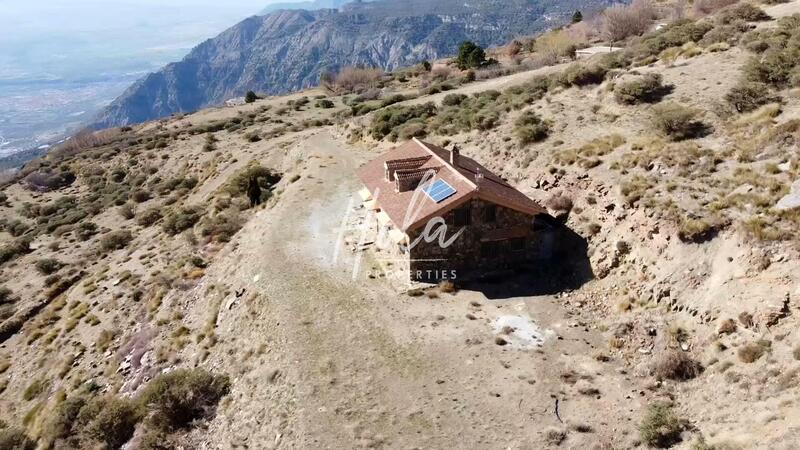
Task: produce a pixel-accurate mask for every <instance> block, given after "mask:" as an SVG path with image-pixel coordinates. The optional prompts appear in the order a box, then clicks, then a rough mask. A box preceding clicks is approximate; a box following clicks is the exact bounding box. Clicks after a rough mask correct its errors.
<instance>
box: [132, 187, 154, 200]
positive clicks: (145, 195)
mask: <svg viewBox="0 0 800 450" xmlns="http://www.w3.org/2000/svg"><path fill="white" fill-rule="evenodd" d="M151 198H152V196H151V195H150V191H147V190H145V189H137V190H135V191H133V194H131V200H133V201H135V202H136V203H144V202H146V201H148V200H150V199H151Z"/></svg>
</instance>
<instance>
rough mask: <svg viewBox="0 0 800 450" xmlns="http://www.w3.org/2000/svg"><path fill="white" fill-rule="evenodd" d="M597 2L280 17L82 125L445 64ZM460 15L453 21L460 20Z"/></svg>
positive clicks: (242, 30)
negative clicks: (354, 71) (470, 45)
mask: <svg viewBox="0 0 800 450" xmlns="http://www.w3.org/2000/svg"><path fill="white" fill-rule="evenodd" d="M608 3H610V2H609V1H606V0H588V1H579V0H570V1H567V2H558V1H555V0H543V1H539V0H514V1H512V2H504V3H503V8H500V7H499V4H498V2H496V1H493V0H483V1H478V2H473V3H472V4H470V6H468V7H466V8H465V7H464V6H463V5H464V4H463V3H460V2H456V1H453V0H439V1H436V2H424V1H420V0H413V1H411V2H410V3H408V4H404V7H403V8H399V7H398V5H396V4H395V3H393V2H389V1H377V2H369V3H348V4H346V5H344V6H343V7H342V10H341V11H337V10H333V9H321V10H317V11H306V10H281V11H276V12H274V13H270V14H267V15H264V16H253V17H249V18H247V19H245V20H243V21H242V22H240V23H238V24H237V25H235V26H233V27H231V28H229V29H228V30H226V31H224V32H222V33H221V34H220V35H218V36H217V37H215V38H213V39H209V40H206V41H204V42H203V43H201V44H200V45H198V46H197V47H195V48H194V49H193V50H192V51H191V52H190V53H189V54H188V55H187V56H186V57H185V58H184V59H183V60H182V61H179V62H175V63H170V64H168V65H167V66H165V67H164V68H163V69H161V70H160V71H158V72H155V73H152V74H149V75H147V76H146V77H144V78H142V79H141V80H139V81H137V82H136V83H134V84H133V85H132V86H131V87H130V88H129V89H127V90H126V91H125V92H124V93H123V94H122V95H121V96H120V97H118V98H117V99H116V100H114V101H113V102H112V103H111V104H110V105H109V106H108V107H107V108H106V109H105V110H104V111H103V112H102V113H101V114H100V115H99V116H98V117H97V119H96V120H95V121H94V123H92V124H91V127H92V128H95V129H100V128H108V127H113V126H121V125H130V124H134V123H140V122H144V121H147V120H152V119H156V118H160V117H165V116H169V115H170V114H175V113H184V112H192V111H195V110H197V109H200V108H203V107H207V106H212V105H215V104H220V103H222V102H224V101H225V100H227V99H229V98H233V97H237V96H241V95H243V94H244V93H245V92H247V91H248V90H254V91H258V92H264V93H267V94H280V93H286V92H290V91H295V90H299V89H303V88H307V87H310V86H314V85H316V84H317V82H318V80H319V74H320V73H322V72H323V71H330V70H333V71H335V70H338V69H340V68H341V67H344V66H348V65H358V64H361V65H365V66H373V67H379V68H381V69H384V70H394V69H396V68H399V67H403V66H409V65H413V64H416V63H418V62H420V61H422V60H427V59H437V58H441V57H443V56H448V55H452V54H454V53H455V52H456V50H457V47H458V45H459V44H460V43H461V42H462V41H464V40H473V41H476V42H478V43H479V44H480V45H483V46H493V45H500V44H504V43H506V42H508V41H509V40H510V39H512V38H513V37H515V36H519V35H524V34H531V33H534V32H536V31H541V30H543V29H546V28H550V27H552V26H555V25H560V24H562V23H565V22H567V21H568V20H569V18H570V17H571V15H572V13H573V12H574V10H575V9H595V8H599V7H601V6H602V5H606V4H608ZM459 12H460V14H454V13H459Z"/></svg>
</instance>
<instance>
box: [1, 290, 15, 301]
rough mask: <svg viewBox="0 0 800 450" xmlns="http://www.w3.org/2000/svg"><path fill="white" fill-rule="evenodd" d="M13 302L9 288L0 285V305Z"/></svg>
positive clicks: (12, 295)
mask: <svg viewBox="0 0 800 450" xmlns="http://www.w3.org/2000/svg"><path fill="white" fill-rule="evenodd" d="M13 302H14V293H13V292H11V289H9V288H7V287H5V286H0V305H4V304H6V303H13Z"/></svg>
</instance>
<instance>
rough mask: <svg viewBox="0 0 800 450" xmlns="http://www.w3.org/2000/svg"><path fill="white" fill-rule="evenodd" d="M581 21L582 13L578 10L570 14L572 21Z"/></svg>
mask: <svg viewBox="0 0 800 450" xmlns="http://www.w3.org/2000/svg"><path fill="white" fill-rule="evenodd" d="M582 21H583V14H581V12H580V11H575V14H573V15H572V23H578V22H582Z"/></svg>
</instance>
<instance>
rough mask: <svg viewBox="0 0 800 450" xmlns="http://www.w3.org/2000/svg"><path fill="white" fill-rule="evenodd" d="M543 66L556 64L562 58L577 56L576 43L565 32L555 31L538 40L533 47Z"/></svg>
mask: <svg viewBox="0 0 800 450" xmlns="http://www.w3.org/2000/svg"><path fill="white" fill-rule="evenodd" d="M533 49H534V51H535V52H536V55H537V56H538V58H539V60H540V61H541V63H542V64H555V63H556V62H558V61H559V60H560V59H561V58H565V57H569V58H572V57H574V56H575V49H576V47H575V41H574V40H573V39H572V37H570V35H569V34H568V33H567V32H566V31H564V30H554V31H550V32H548V33H544V34H543V35H541V36H539V37H538V38H536V42H535V43H534V45H533Z"/></svg>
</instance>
